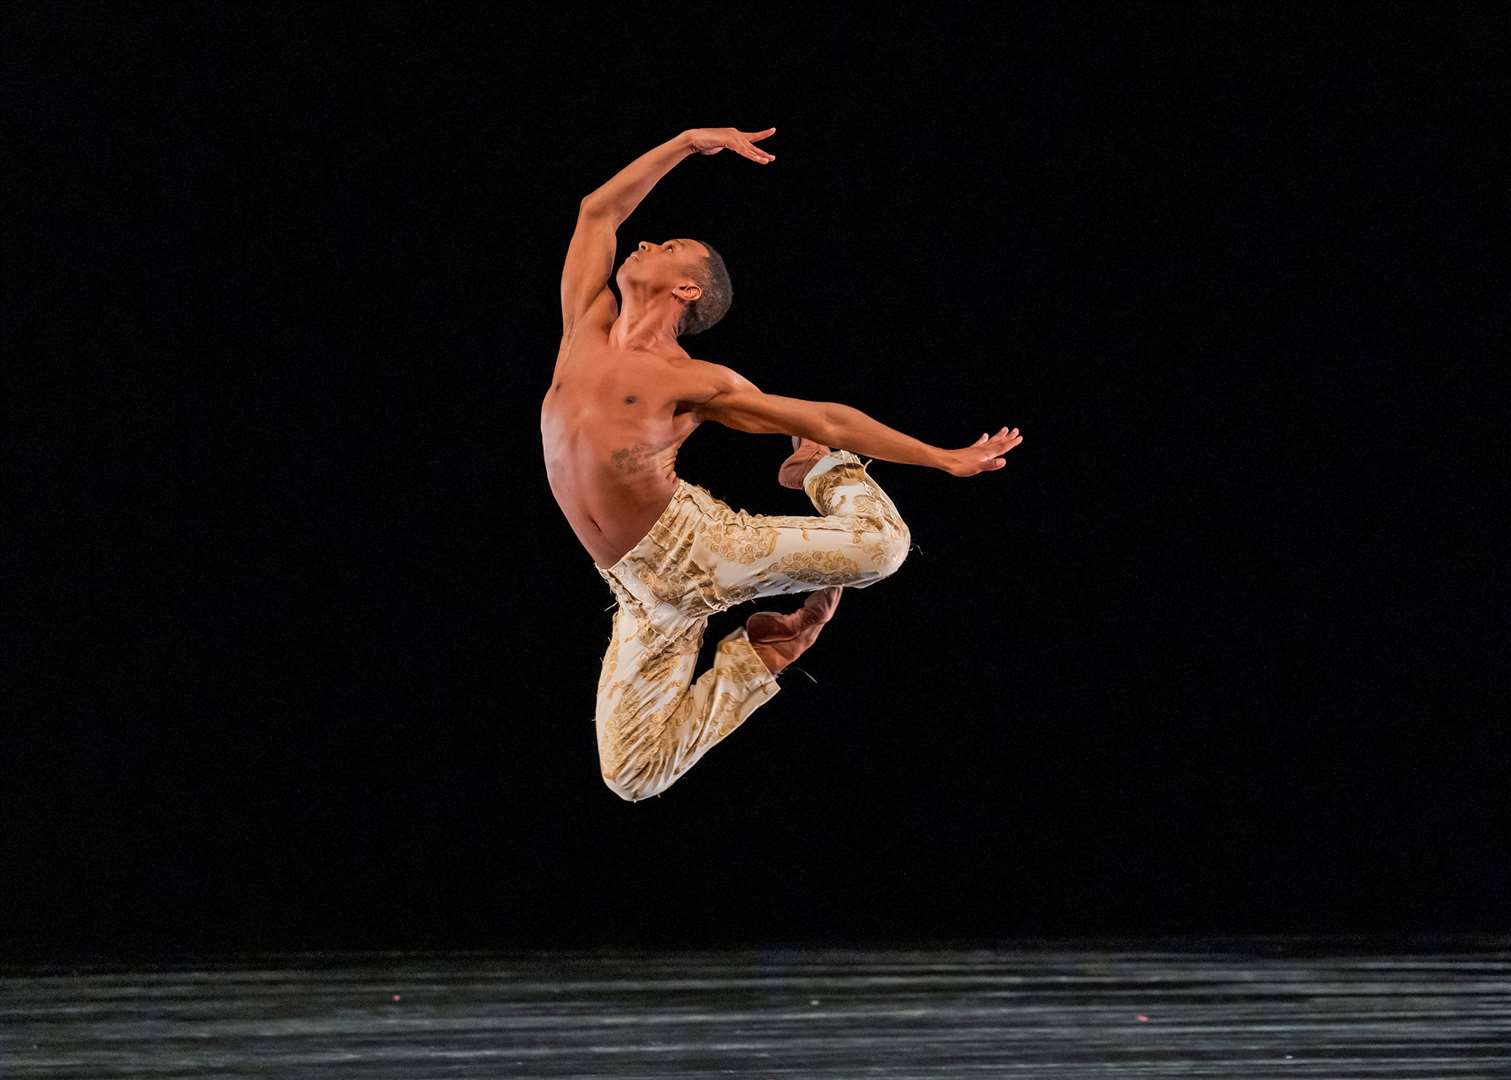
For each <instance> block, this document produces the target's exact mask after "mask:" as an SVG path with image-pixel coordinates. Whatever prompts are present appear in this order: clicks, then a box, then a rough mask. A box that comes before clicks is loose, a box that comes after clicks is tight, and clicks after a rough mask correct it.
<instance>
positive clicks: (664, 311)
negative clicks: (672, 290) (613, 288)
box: [609, 293, 682, 352]
mask: <svg viewBox="0 0 1511 1080" xmlns="http://www.w3.org/2000/svg"><path fill="white" fill-rule="evenodd" d="M681 317H682V308H681V306H680V305H679V304H678V303H677V302H676V301H675V300H673V301H671V302H670V303H660V304H647V303H645V302H644V301H643V300H638V299H637V298H636V297H635V296H634V295H633V294H630V293H626V294H625V297H624V307H623V308H622V309H621V310H620V312H619V317H618V318H617V319H615V320H614V325H613V327H611V328H610V330H609V341H610V343H611V344H613V345H614V346H615V347H616V348H620V349H650V350H655V351H663V352H664V351H666V350H667V349H674V350H676V351H678V352H681V351H682V346H680V345H678V344H677V320H679V319H680V318H681Z"/></svg>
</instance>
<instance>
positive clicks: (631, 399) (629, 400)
mask: <svg viewBox="0 0 1511 1080" xmlns="http://www.w3.org/2000/svg"><path fill="white" fill-rule="evenodd" d="M624 403H625V404H626V405H633V404H635V395H634V394H631V395H630V396H629V397H627V398H625V399H624Z"/></svg>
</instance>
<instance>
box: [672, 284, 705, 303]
mask: <svg viewBox="0 0 1511 1080" xmlns="http://www.w3.org/2000/svg"><path fill="white" fill-rule="evenodd" d="M672 295H673V296H675V297H676V298H677V299H678V300H685V301H687V302H688V303H689V304H694V303H697V301H698V299H699V298H700V297H701V296H702V295H703V287H702V286H701V285H699V284H698V283H697V282H696V281H684V282H682V283H681V284H679V285H676V286H673V288H672Z"/></svg>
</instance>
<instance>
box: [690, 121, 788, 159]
mask: <svg viewBox="0 0 1511 1080" xmlns="http://www.w3.org/2000/svg"><path fill="white" fill-rule="evenodd" d="M774 134H776V128H767V129H766V130H765V131H739V130H736V129H735V128H732V127H726V128H693V129H692V130H690V131H689V132H688V133H687V135H688V138H689V139H691V140H692V144H693V149H694V150H696V151H697V152H698V153H700V154H717V153H718V152H719V151H720V150H726V149H727V150H733V151H734V152H735V153H737V154H743V155H745V156H746V157H748V158H749V159H750V160H751V161H757V162H760V163H761V164H762V165H769V164H771V163H772V162H773V161H775V160H776V155H775V154H769V153H767V152H766V151H765V150H762V149H761V148H760V147H758V146H756V145H755V144H756V143H757V142H759V141H760V140H762V139H764V138H766V137H767V136H770V135H774Z"/></svg>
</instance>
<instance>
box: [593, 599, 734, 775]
mask: <svg viewBox="0 0 1511 1080" xmlns="http://www.w3.org/2000/svg"><path fill="white" fill-rule="evenodd" d="M707 625H708V623H707V620H706V619H684V620H680V621H678V622H676V623H668V624H665V625H658V624H657V623H656V622H654V621H652V620H650V619H648V618H646V617H645V613H644V611H643V609H642V608H641V607H640V605H638V604H635V603H621V604H620V605H619V608H618V609H617V610H616V611H615V613H614V627H613V633H612V636H611V637H610V640H609V648H608V651H607V652H606V653H605V654H604V657H603V667H602V669H601V670H600V672H599V675H598V703H597V710H596V716H597V719H598V725H599V732H598V735H599V742H600V745H602V744H603V743H604V741H605V740H608V741H610V742H612V741H614V740H617V739H619V738H622V737H623V736H624V734H625V729H626V728H627V727H638V726H640V725H641V724H642V723H643V722H644V721H646V720H648V719H650V718H653V717H654V716H657V715H660V716H666V715H669V714H670V712H671V710H672V709H673V708H674V707H675V706H676V703H677V700H678V699H679V698H680V697H681V696H682V694H683V693H684V692H685V691H686V689H687V686H688V684H689V683H690V682H691V681H692V676H693V668H694V666H695V665H696V664H697V662H698V649H699V647H700V646H701V645H702V644H703V632H704V629H705V627H706V626H707Z"/></svg>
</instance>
